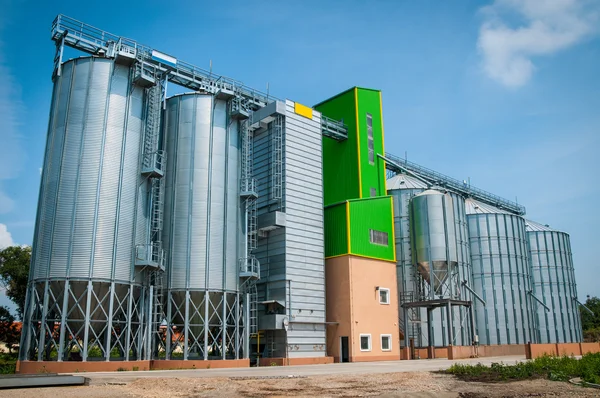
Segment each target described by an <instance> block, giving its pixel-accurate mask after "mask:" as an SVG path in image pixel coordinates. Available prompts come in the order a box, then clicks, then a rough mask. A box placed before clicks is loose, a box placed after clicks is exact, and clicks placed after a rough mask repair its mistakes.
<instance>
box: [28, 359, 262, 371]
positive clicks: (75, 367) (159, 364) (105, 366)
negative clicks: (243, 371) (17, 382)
mask: <svg viewBox="0 0 600 398" xmlns="http://www.w3.org/2000/svg"><path fill="white" fill-rule="evenodd" d="M249 366H250V360H249V359H231V360H215V361H212V360H211V361H184V360H169V361H166V360H156V361H109V362H107V361H89V362H71V361H68V362H57V361H17V369H16V373H19V374H36V373H79V372H118V371H138V370H139V371H142V370H170V369H223V368H247V367H249Z"/></svg>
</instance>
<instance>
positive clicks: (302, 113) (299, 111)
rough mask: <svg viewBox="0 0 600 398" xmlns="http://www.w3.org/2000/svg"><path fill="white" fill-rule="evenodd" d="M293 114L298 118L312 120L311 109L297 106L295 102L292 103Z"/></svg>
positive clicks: (300, 105)
mask: <svg viewBox="0 0 600 398" xmlns="http://www.w3.org/2000/svg"><path fill="white" fill-rule="evenodd" d="M294 112H296V113H297V114H298V115H300V116H304V117H307V118H309V119H312V112H313V110H312V108H309V107H308V106H306V105H302V104H299V103H297V102H295V103H294Z"/></svg>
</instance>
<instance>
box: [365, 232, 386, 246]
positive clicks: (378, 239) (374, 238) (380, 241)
mask: <svg viewBox="0 0 600 398" xmlns="http://www.w3.org/2000/svg"><path fill="white" fill-rule="evenodd" d="M369 234H370V239H371V243H372V244H374V245H380V246H389V242H388V234H387V232H383V231H376V230H374V229H370V230H369Z"/></svg>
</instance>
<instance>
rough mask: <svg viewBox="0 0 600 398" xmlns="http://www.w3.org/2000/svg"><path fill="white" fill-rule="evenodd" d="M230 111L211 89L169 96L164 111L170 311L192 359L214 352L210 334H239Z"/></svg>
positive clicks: (235, 149) (234, 139) (235, 166)
mask: <svg viewBox="0 0 600 398" xmlns="http://www.w3.org/2000/svg"><path fill="white" fill-rule="evenodd" d="M228 111H229V109H228V105H227V102H226V101H223V100H219V99H216V97H214V96H212V95H205V94H183V95H177V96H175V97H172V98H169V99H168V100H167V106H166V110H165V120H164V128H165V139H166V149H167V153H169V154H170V155H169V157H168V161H167V162H168V163H167V174H166V176H165V178H166V180H165V184H166V188H165V218H164V230H163V241H164V242H165V245H166V248H167V253H168V261H167V268H168V291H169V306H170V309H169V311H170V313H169V314H170V315H169V316H170V317H171V320H172V322H173V324H174V325H176V326H177V327H179V328H182V329H185V328H187V330H188V332H187V333H186V335H188V341H187V346H186V347H182V349H183V350H184V356H185V357H186V358H187V357H188V355H189V357H190V358H191V357H201V358H202V357H204V358H205V359H208V358H210V357H211V356H215V355H214V353H213V352H212V351H211V348H210V347H209V343H208V342H207V340H210V341H218V339H219V336H220V337H221V338H222V339H223V341H225V340H226V338H223V336H224V335H225V334H227V333H230V332H231V333H233V332H232V331H229V330H228V327H229V326H231V325H227V326H225V323H226V320H225V319H229V318H230V317H234V318H235V317H236V316H237V315H235V316H234V312H236V311H238V305H239V302H238V300H239V297H238V260H239V257H240V255H239V253H240V251H239V249H238V248H239V245H240V243H241V242H242V239H243V236H242V235H241V229H240V228H241V227H240V226H241V222H240V198H239V175H238V173H239V156H240V154H239V137H238V124H237V121H234V120H231V119H230V117H229V114H228ZM209 292H210V293H209ZM186 314H187V315H186ZM236 322H237V321H236ZM186 325H187V326H186ZM217 329H218V333H217V332H215V330H217ZM215 333H216V334H215ZM192 336H193V337H192ZM200 337H201V338H200ZM231 339H233V337H231ZM227 340H228V341H229V338H227ZM232 341H233V340H232ZM174 348H175V347H171V350H173V349H174ZM223 351H224V350H221V351H219V355H221V354H222V352H223Z"/></svg>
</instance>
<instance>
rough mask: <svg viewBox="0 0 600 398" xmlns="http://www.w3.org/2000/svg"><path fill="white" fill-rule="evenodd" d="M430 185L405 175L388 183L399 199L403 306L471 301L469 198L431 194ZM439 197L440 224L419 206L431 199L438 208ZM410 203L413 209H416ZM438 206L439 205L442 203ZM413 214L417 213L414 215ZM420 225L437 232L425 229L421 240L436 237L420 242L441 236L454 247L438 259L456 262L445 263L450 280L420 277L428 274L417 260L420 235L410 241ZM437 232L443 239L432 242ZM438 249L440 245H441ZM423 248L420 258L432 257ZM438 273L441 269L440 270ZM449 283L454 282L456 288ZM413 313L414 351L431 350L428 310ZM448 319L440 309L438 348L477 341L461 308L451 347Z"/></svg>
mask: <svg viewBox="0 0 600 398" xmlns="http://www.w3.org/2000/svg"><path fill="white" fill-rule="evenodd" d="M428 185H429V184H428V183H427V182H426V180H424V179H420V178H417V177H415V176H409V175H405V174H397V175H396V176H394V177H392V178H390V179H389V180H388V181H387V187H388V193H389V194H390V195H392V196H393V198H394V225H395V236H396V258H397V279H398V291H399V301H400V302H399V304H400V305H401V304H403V303H410V302H415V301H422V300H430V299H435V298H440V297H445V298H450V297H452V298H453V299H457V300H470V299H471V298H470V296H471V295H470V293H469V292H468V291H467V290H466V289H465V288H464V287H463V285H462V283H463V282H464V281H466V282H467V283H470V281H471V269H470V255H469V247H468V237H467V226H466V216H465V208H464V199H463V197H462V196H460V195H458V194H456V193H453V192H447V193H446V194H443V193H441V192H440V191H431V190H430V191H427V188H428ZM424 192H429V193H430V195H425V194H424ZM438 197H439V198H443V199H444V203H445V206H444V209H441V207H439V206H438V210H444V211H443V212H441V213H440V214H439V215H441V216H442V219H443V220H442V219H438V218H439V217H438V218H435V216H433V215H432V214H430V213H431V212H430V211H428V210H429V208H428V207H427V206H425V207H423V206H419V205H418V203H417V202H420V201H423V199H425V201H423V202H426V200H427V198H431V199H432V200H431V201H430V202H432V203H433V202H434V200H433V198H438ZM438 202H439V201H438ZM411 204H413V205H412V206H411ZM437 204H438V205H439V204H440V203H437ZM411 209H412V210H416V211H413V212H412V213H411ZM417 209H418V210H417ZM419 210H422V211H419ZM419 215H420V216H421V217H419ZM419 220H420V221H422V222H423V223H425V224H431V225H429V226H430V227H431V228H432V229H429V228H427V233H425V232H426V231H424V230H423V229H422V228H421V233H419V234H418V235H420V237H421V238H424V237H425V235H427V237H428V238H432V239H425V240H423V239H420V240H419V241H420V242H421V243H424V244H425V243H427V242H434V241H436V238H438V237H440V236H441V237H442V240H443V243H444V245H445V247H446V248H450V250H449V252H447V251H446V250H445V249H444V253H437V254H436V255H438V254H439V255H442V257H449V256H450V257H452V264H451V265H450V266H449V265H448V264H446V267H445V270H446V272H445V277H443V278H442V277H441V276H442V275H441V274H442V273H441V272H423V273H422V272H419V270H421V271H426V270H425V268H423V267H421V268H419V266H418V265H417V263H418V262H419V259H418V258H417V257H419V256H417V253H416V252H415V250H414V247H415V246H414V245H415V244H416V243H417V242H416V240H418V239H416V238H417V237H416V235H415V233H413V235H415V236H413V237H411V231H414V232H417V231H416V228H415V226H416V225H414V224H413V222H415V223H417V224H422V223H420V221H419ZM444 220H445V221H444ZM425 226H427V225H425ZM432 231H433V232H435V231H437V232H438V233H439V234H438V235H439V236H438V235H436V236H435V237H433V236H432V235H431V234H430V233H429V232H432ZM440 234H441V235H440ZM438 240H439V239H438ZM438 243H439V242H438ZM435 245H436V246H437V243H435ZM411 246H412V248H411ZM425 246H427V247H430V246H431V245H429V244H426V245H425ZM424 249H425V248H424V247H421V250H420V253H421V254H422V255H424V256H427V255H428V254H431V253H430V250H425V251H424ZM438 257H439V256H438ZM436 264H437V263H436ZM449 267H450V268H451V272H447V271H448V270H449ZM442 268H443V267H442ZM428 269H429V268H428ZM438 271H442V270H441V269H439V270H438ZM426 274H427V275H426ZM432 277H433V279H435V280H437V282H435V283H434V285H435V287H434V288H432V289H430V287H431V285H430V283H431V282H433V279H432ZM449 279H452V281H451V283H450V281H449ZM442 290H443V291H442ZM408 312H409V314H408V322H409V325H408V327H407V329H408V334H409V337H410V338H412V339H414V344H415V346H425V345H427V344H428V341H429V339H428V331H427V327H426V326H425V324H426V320H427V315H426V314H427V311H426V309H424V308H421V309H417V308H412V309H409V310H408ZM403 313H404V310H403V309H401V310H400V322H401V323H402V322H403V321H402V320H403V319H404V314H403ZM446 316H447V315H446V310H445V309H443V310H442V309H440V308H436V309H433V311H432V321H433V344H434V345H437V346H446V345H465V344H466V345H468V344H471V338H472V336H471V333H470V332H469V326H470V320H469V319H468V318H469V312H468V309H466V308H464V307H461V306H457V307H453V308H452V317H453V324H454V328H453V331H452V332H453V333H452V336H453V339H452V341H451V342H450V341H449V337H448V331H447V329H446V328H447V326H446V325H447V321H446Z"/></svg>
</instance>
